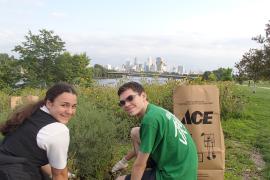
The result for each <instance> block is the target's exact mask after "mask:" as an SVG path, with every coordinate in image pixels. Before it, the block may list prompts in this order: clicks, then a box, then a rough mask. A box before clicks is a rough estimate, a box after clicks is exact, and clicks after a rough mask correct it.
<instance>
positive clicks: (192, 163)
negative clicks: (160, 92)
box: [112, 82, 198, 180]
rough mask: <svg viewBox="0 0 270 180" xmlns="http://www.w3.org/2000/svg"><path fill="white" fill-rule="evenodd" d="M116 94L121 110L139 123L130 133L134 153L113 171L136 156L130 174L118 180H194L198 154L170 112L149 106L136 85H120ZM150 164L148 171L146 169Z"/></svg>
mask: <svg viewBox="0 0 270 180" xmlns="http://www.w3.org/2000/svg"><path fill="white" fill-rule="evenodd" d="M118 95H119V98H120V101H119V105H120V106H121V107H122V109H123V110H124V111H126V112H127V113H128V114H129V115H130V116H137V117H139V118H140V120H141V127H136V128H133V129H132V131H131V138H132V142H133V147H134V150H133V151H131V152H129V153H128V154H127V155H126V156H125V157H124V158H123V159H122V160H121V161H119V162H118V163H117V164H116V165H115V166H114V167H113V169H112V171H117V170H120V169H121V168H125V167H126V166H127V161H128V160H129V159H131V158H132V157H135V156H136V160H135V162H134V164H133V167H132V172H131V174H130V175H126V176H120V177H118V180H129V179H132V180H140V179H143V180H182V179H183V180H196V179H197V168H198V159H197V158H198V157H197V151H196V147H195V144H194V142H193V140H192V138H191V136H190V134H189V132H188V130H187V129H186V128H185V127H184V125H183V124H182V123H181V122H180V121H179V120H178V119H177V118H176V117H175V116H174V115H173V114H172V113H170V112H169V111H167V110H165V109H163V108H161V107H158V106H155V105H154V104H150V103H149V102H148V101H147V96H146V93H145V91H144V88H143V87H142V86H141V85H140V84H139V83H137V82H128V83H125V84H124V85H122V86H121V87H120V88H119V90H118ZM149 161H151V162H152V163H151V164H152V168H151V169H150V170H149V169H146V165H147V163H148V162H149ZM153 162H154V163H153ZM153 164H154V167H153Z"/></svg>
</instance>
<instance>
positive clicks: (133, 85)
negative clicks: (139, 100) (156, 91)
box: [117, 81, 145, 96]
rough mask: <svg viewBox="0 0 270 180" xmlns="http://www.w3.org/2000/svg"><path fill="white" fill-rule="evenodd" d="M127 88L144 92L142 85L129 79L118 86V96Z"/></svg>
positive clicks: (139, 92)
mask: <svg viewBox="0 0 270 180" xmlns="http://www.w3.org/2000/svg"><path fill="white" fill-rule="evenodd" d="M128 89H132V90H133V91H135V92H137V93H138V94H141V93H142V92H145V91H144V88H143V86H142V85H141V84H140V83H137V82H135V81H130V82H127V83H125V84H123V85H122V86H120V87H119V89H118V92H117V94H118V96H120V95H121V94H122V93H123V92H125V91H126V90H128Z"/></svg>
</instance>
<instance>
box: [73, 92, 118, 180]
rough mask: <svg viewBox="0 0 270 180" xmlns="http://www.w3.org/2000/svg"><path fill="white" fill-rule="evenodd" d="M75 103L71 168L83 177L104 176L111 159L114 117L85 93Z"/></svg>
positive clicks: (100, 177)
mask: <svg viewBox="0 0 270 180" xmlns="http://www.w3.org/2000/svg"><path fill="white" fill-rule="evenodd" d="M78 104H79V105H78V109H77V114H76V116H75V118H74V119H72V120H71V121H70V123H69V127H70V136H71V142H70V151H69V155H70V158H71V160H70V161H71V162H72V167H71V169H72V171H73V172H74V173H76V174H77V176H78V177H80V178H82V179H103V177H104V176H105V174H106V171H108V169H109V166H110V163H111V159H112V153H113V144H115V135H116V128H115V123H114V121H115V119H114V117H111V116H110V114H109V113H108V112H107V111H106V110H105V109H99V108H96V107H95V106H94V105H93V104H92V103H91V100H89V99H88V98H87V97H85V96H84V95H81V96H80V98H79V103H78Z"/></svg>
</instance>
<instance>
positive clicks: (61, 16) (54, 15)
mask: <svg viewBox="0 0 270 180" xmlns="http://www.w3.org/2000/svg"><path fill="white" fill-rule="evenodd" d="M50 15H51V16H53V17H57V18H63V17H67V14H66V13H64V12H51V13H50Z"/></svg>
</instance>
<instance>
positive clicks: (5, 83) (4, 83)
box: [0, 53, 21, 89]
mask: <svg viewBox="0 0 270 180" xmlns="http://www.w3.org/2000/svg"><path fill="white" fill-rule="evenodd" d="M20 78H21V68H20V65H19V63H18V61H17V60H16V59H15V58H14V57H13V56H9V55H8V54H1V53H0V89H3V88H13V87H15V84H16V82H18V81H19V80H20Z"/></svg>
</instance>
